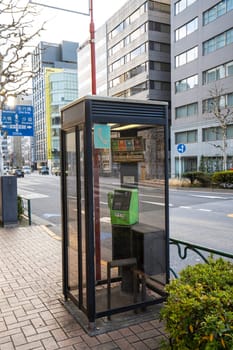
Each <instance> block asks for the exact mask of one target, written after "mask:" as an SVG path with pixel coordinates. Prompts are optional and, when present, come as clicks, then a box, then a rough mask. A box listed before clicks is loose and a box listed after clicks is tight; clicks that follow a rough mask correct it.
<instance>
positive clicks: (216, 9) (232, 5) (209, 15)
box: [203, 0, 233, 26]
mask: <svg viewBox="0 0 233 350" xmlns="http://www.w3.org/2000/svg"><path fill="white" fill-rule="evenodd" d="M231 10H233V0H222V1H220V2H219V3H218V4H216V5H215V6H213V7H211V8H210V9H209V10H207V11H205V12H204V13H203V25H204V26H205V25H207V24H208V23H210V22H213V21H215V20H216V19H217V18H218V17H220V16H222V15H224V14H225V13H227V12H229V11H231Z"/></svg>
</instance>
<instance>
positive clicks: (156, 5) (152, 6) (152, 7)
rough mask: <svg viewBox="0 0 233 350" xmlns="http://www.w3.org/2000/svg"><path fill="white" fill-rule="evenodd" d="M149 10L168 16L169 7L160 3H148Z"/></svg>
mask: <svg viewBox="0 0 233 350" xmlns="http://www.w3.org/2000/svg"><path fill="white" fill-rule="evenodd" d="M149 10H152V11H159V12H165V13H169V14H170V5H168V4H162V3H161V2H157V1H149Z"/></svg>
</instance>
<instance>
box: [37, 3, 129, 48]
mask: <svg viewBox="0 0 233 350" xmlns="http://www.w3.org/2000/svg"><path fill="white" fill-rule="evenodd" d="M33 1H35V2H42V1H43V2H44V3H46V4H50V5H52V6H60V7H63V8H65V7H66V3H68V4H67V5H69V7H68V8H69V9H72V10H73V9H75V10H77V11H80V12H84V13H88V8H89V6H88V4H89V1H88V0H67V1H64V0H33ZM54 1H55V2H54ZM74 2H75V5H74ZM126 2H127V0H93V14H94V23H95V29H98V28H99V27H100V26H101V25H102V24H104V23H105V22H106V21H107V20H108V19H109V18H110V17H111V16H112V15H113V14H114V13H115V12H116V11H117V10H119V9H120V8H121V7H122V6H123V5H124V4H125V3H126ZM76 4H77V6H76ZM80 4H82V5H80ZM38 8H40V10H41V18H44V19H45V20H46V21H47V24H46V31H44V32H43V33H42V34H41V37H40V38H39V40H38V41H48V42H54V43H60V42H61V41H62V40H70V41H77V42H79V43H80V44H82V43H83V42H84V41H85V40H86V39H87V38H89V24H90V17H89V16H85V15H80V14H73V13H69V12H64V11H59V10H51V9H47V8H42V7H41V6H38Z"/></svg>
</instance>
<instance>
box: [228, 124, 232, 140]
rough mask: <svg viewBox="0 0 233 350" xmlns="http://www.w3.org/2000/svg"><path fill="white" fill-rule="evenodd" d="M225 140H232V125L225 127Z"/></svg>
mask: <svg viewBox="0 0 233 350" xmlns="http://www.w3.org/2000/svg"><path fill="white" fill-rule="evenodd" d="M227 138H228V139H233V125H228V126H227Z"/></svg>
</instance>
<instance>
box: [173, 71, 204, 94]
mask: <svg viewBox="0 0 233 350" xmlns="http://www.w3.org/2000/svg"><path fill="white" fill-rule="evenodd" d="M196 86H198V75H197V74H196V75H193V76H191V77H188V78H185V79H182V80H180V81H177V82H176V83H175V90H176V93H177V92H183V91H187V90H190V89H193V88H195V87H196Z"/></svg>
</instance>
